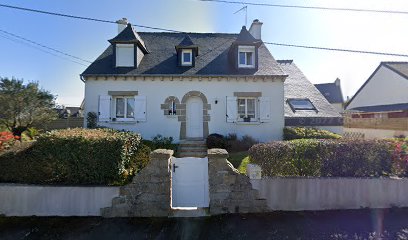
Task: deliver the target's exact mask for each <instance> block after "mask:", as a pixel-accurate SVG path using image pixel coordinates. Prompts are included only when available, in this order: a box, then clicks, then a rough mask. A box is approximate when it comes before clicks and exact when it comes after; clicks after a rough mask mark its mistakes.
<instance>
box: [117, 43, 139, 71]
mask: <svg viewBox="0 0 408 240" xmlns="http://www.w3.org/2000/svg"><path fill="white" fill-rule="evenodd" d="M134 47H135V46H134V45H133V44H116V67H134V66H135V48H134Z"/></svg>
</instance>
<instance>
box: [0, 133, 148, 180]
mask: <svg viewBox="0 0 408 240" xmlns="http://www.w3.org/2000/svg"><path fill="white" fill-rule="evenodd" d="M140 141H141V138H140V136H139V135H137V134H134V133H130V132H118V131H114V130H109V129H81V128H77V129H64V130H58V131H52V132H48V133H46V134H43V135H41V136H40V137H39V138H38V139H37V141H36V142H34V143H33V144H32V145H30V146H28V147H27V148H24V149H22V150H21V151H18V152H9V153H7V154H3V155H0V180H1V181H6V182H25V183H60V184H117V183H123V182H126V181H128V180H129V177H130V176H132V175H133V174H134V173H135V172H137V171H138V170H139V168H140V167H143V166H144V165H145V164H146V160H145V155H143V154H145V152H146V151H147V150H146V148H144V147H142V146H141V144H140ZM141 150H142V152H141ZM141 156H143V160H139V159H138V157H141ZM139 161H140V162H139ZM10 171H11V172H14V173H13V174H9V172H10Z"/></svg>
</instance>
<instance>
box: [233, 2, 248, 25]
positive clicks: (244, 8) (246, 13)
mask: <svg viewBox="0 0 408 240" xmlns="http://www.w3.org/2000/svg"><path fill="white" fill-rule="evenodd" d="M242 10H245V23H244V26H245V27H246V25H247V16H248V6H243V7H242V8H240V9H239V10H238V11H236V12H234V14H236V13H239V12H241V11H242Z"/></svg>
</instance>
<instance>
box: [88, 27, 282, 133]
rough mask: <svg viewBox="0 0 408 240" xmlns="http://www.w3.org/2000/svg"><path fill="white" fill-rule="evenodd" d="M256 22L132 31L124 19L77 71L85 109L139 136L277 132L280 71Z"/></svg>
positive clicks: (101, 121)
mask: <svg viewBox="0 0 408 240" xmlns="http://www.w3.org/2000/svg"><path fill="white" fill-rule="evenodd" d="M120 26H122V25H119V27H120ZM261 27H262V23H261V22H259V21H258V20H255V21H254V22H253V23H252V25H251V28H250V29H249V31H248V30H247V29H246V28H245V27H243V28H242V30H241V32H240V33H239V34H224V33H188V34H187V33H165V32H136V31H135V30H134V29H133V28H132V26H131V25H130V24H128V25H126V26H125V28H124V29H123V30H122V29H119V34H118V35H117V36H116V37H114V38H113V39H111V40H109V42H110V45H109V46H108V47H107V49H106V50H105V51H104V52H103V53H102V54H101V55H100V56H99V57H98V58H97V59H96V60H95V61H94V62H93V63H92V64H91V65H90V66H89V67H88V68H87V69H86V70H85V71H84V72H83V73H82V74H81V79H82V80H83V81H84V82H85V113H87V112H96V113H98V124H99V125H101V126H106V127H112V128H116V129H124V130H130V131H135V132H139V133H141V134H142V136H143V137H144V138H146V139H149V138H152V137H154V136H155V135H157V134H161V135H163V136H172V137H173V138H174V139H175V140H176V141H178V140H182V139H187V138H198V139H201V138H205V137H207V136H208V135H209V134H210V133H220V134H224V135H226V134H228V133H236V134H237V135H238V136H243V135H250V136H252V137H254V138H256V139H257V140H259V141H270V140H279V139H281V138H282V129H283V127H284V107H283V104H282V102H283V98H284V97H283V94H284V87H283V82H284V80H285V79H286V77H287V75H286V73H285V72H284V71H282V69H281V68H280V66H279V64H278V63H277V62H276V61H275V59H274V58H273V57H272V55H271V53H270V52H269V50H268V49H267V48H266V46H265V45H264V43H263V42H262V40H261Z"/></svg>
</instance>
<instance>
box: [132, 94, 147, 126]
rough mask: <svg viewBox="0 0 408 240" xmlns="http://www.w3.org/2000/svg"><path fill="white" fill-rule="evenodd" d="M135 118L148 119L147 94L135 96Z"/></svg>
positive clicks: (139, 119)
mask: <svg viewBox="0 0 408 240" xmlns="http://www.w3.org/2000/svg"><path fill="white" fill-rule="evenodd" d="M135 120H136V121H143V122H144V121H146V96H135Z"/></svg>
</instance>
